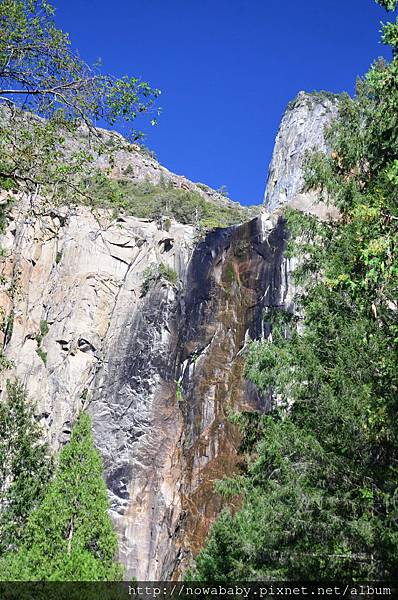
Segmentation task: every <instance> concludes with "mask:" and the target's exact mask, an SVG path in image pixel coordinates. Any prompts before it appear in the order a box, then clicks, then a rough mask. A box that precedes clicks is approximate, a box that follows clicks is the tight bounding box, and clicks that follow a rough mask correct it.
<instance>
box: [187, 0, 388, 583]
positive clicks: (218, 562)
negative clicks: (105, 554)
mask: <svg viewBox="0 0 398 600" xmlns="http://www.w3.org/2000/svg"><path fill="white" fill-rule="evenodd" d="M380 3H381V4H383V5H384V6H386V7H387V8H390V9H391V8H395V7H396V5H397V2H396V1H394V2H393V1H390V0H386V1H384V0H383V1H382V2H380ZM383 40H384V41H385V42H386V43H389V44H391V46H392V50H393V59H392V61H391V62H390V63H386V62H384V61H378V62H376V63H375V64H374V65H373V67H372V68H371V70H370V71H369V72H368V73H367V75H366V76H365V77H364V78H363V79H362V80H360V81H359V82H358V86H357V94H356V97H355V98H354V99H351V98H350V97H348V96H345V97H343V98H341V100H340V103H339V106H340V108H339V119H338V120H336V121H335V122H334V123H333V124H332V126H331V128H330V129H329V131H328V133H327V141H328V143H329V145H330V147H331V150H332V152H331V154H330V155H329V156H327V155H324V154H322V153H316V154H314V155H312V156H311V157H310V158H309V160H308V164H307V171H306V185H307V187H308V188H310V189H316V190H320V193H321V195H324V199H325V200H327V198H330V199H331V200H332V201H333V203H334V204H335V205H336V206H337V207H338V209H339V211H340V218H339V220H338V221H336V222H320V221H319V220H317V219H316V218H314V217H309V216H305V215H303V214H300V213H297V212H294V211H287V214H286V216H287V219H288V225H289V228H290V231H291V239H290V253H291V254H293V255H295V256H297V257H298V258H299V261H300V267H299V268H298V269H297V270H296V273H295V277H296V278H297V280H298V282H299V283H300V284H301V290H302V292H300V295H299V296H298V298H297V302H298V304H299V306H300V309H301V310H300V314H301V316H300V318H301V319H302V322H301V326H300V328H299V329H298V328H297V317H295V316H293V315H288V314H286V313H282V312H281V311H276V313H274V314H271V315H269V316H267V319H268V320H270V321H271V323H272V328H273V330H272V339H270V340H268V341H265V342H258V343H255V344H253V345H252V347H251V351H250V354H249V359H248V362H247V375H248V377H249V378H250V379H251V380H252V381H253V382H254V383H255V384H257V386H258V387H259V388H260V389H261V390H263V391H264V392H265V393H267V394H272V396H273V399H274V401H273V410H272V411H271V413H270V414H269V415H266V416H251V417H249V416H247V415H241V416H240V417H238V418H237V421H238V423H239V424H240V426H241V428H242V432H243V444H244V451H245V456H246V458H247V462H246V468H245V470H244V472H243V473H242V475H241V476H240V477H238V478H237V479H235V480H227V481H224V482H222V483H221V484H219V488H220V490H221V491H222V492H223V493H224V494H225V495H226V496H227V497H228V496H230V495H234V494H240V496H241V498H242V500H243V505H242V509H241V510H239V511H238V512H237V513H236V514H235V515H232V514H230V513H229V512H227V513H225V514H223V516H222V518H220V519H219V520H218V521H217V522H216V523H215V525H214V527H213V529H212V531H211V534H210V537H209V540H208V542H207V544H206V545H205V548H204V549H203V550H202V551H201V552H200V554H199V556H198V559H197V562H196V567H197V570H196V574H195V576H196V577H197V578H198V579H208V580H209V579H213V578H217V579H224V580H229V581H230V580H232V579H238V580H244V579H265V578H274V579H278V578H279V579H281V580H283V579H297V580H300V579H301V580H305V579H307V580H308V579H315V580H320V579H323V580H345V581H358V580H361V579H363V580H380V579H381V580H383V579H384V580H388V579H391V578H393V577H396V575H397V556H398V508H397V474H398V417H397V415H398V305H397V297H398V255H397V242H398V238H397V223H398V22H397V23H390V24H387V25H386V26H385V27H384V33H383Z"/></svg>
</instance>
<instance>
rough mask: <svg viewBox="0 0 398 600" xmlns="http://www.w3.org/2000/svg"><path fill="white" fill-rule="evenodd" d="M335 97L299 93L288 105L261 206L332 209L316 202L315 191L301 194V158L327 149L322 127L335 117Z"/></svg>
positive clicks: (323, 213) (324, 212) (327, 211)
mask: <svg viewBox="0 0 398 600" xmlns="http://www.w3.org/2000/svg"><path fill="white" fill-rule="evenodd" d="M337 111H338V104H337V98H335V99H334V98H333V95H332V94H324V93H322V92H320V93H319V94H308V93H306V92H300V93H299V94H298V95H297V97H296V99H295V100H293V101H292V102H291V103H290V105H289V106H288V108H287V110H286V112H285V114H284V116H283V119H282V122H281V125H280V127H279V131H278V134H277V136H276V140H275V147H274V152H273V155H272V160H271V164H270V166H269V171H268V180H267V186H266V190H265V197H264V207H265V209H266V210H267V211H269V212H273V211H275V210H276V209H278V208H280V207H282V206H284V205H285V204H289V206H292V207H293V208H298V209H299V210H304V211H309V212H313V213H315V214H318V216H321V217H326V216H328V214H330V215H331V216H334V215H335V211H334V210H333V209H332V208H330V207H326V206H325V205H324V204H321V203H318V202H316V193H314V192H305V193H303V191H302V188H303V183H304V179H303V159H304V157H305V153H306V151H311V150H313V149H318V150H322V151H326V150H327V146H326V143H325V137H324V130H325V127H327V126H328V125H329V124H330V122H331V121H332V119H334V118H335V117H336V116H337Z"/></svg>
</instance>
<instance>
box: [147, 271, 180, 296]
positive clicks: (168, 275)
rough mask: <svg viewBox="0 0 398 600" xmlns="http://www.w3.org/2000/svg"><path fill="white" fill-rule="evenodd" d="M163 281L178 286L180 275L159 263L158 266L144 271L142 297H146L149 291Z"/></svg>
mask: <svg viewBox="0 0 398 600" xmlns="http://www.w3.org/2000/svg"><path fill="white" fill-rule="evenodd" d="M161 279H165V280H166V281H168V282H169V283H171V284H172V285H176V284H177V281H178V275H177V273H176V271H174V269H172V268H171V267H169V266H168V265H165V264H164V263H159V264H158V265H155V264H154V265H151V266H149V267H147V268H146V269H145V271H144V278H143V281H142V286H141V296H145V295H146V294H147V293H148V292H149V290H150V289H151V288H152V287H153V286H154V285H155V284H156V283H157V282H158V281H160V280H161Z"/></svg>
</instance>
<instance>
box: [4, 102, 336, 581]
mask: <svg viewBox="0 0 398 600" xmlns="http://www.w3.org/2000/svg"><path fill="white" fill-rule="evenodd" d="M333 114H335V104H334V103H333V102H331V101H329V100H327V99H326V100H325V99H322V100H319V99H317V100H316V101H315V100H314V98H312V97H311V96H307V95H304V94H300V95H299V96H298V99H297V100H296V102H295V103H294V105H293V107H292V108H290V109H289V110H288V111H287V113H286V114H285V117H284V119H283V122H282V125H281V128H280V131H279V133H278V137H277V142H276V147H275V152H274V156H273V161H272V164H271V167H270V175H269V182H268V187H267V199H266V202H267V206H268V207H269V208H271V209H277V208H279V207H280V206H281V205H283V204H284V203H286V202H290V203H293V204H294V203H295V202H296V203H297V202H298V203H299V204H300V203H301V204H303V203H304V204H305V202H307V201H311V199H310V200H308V197H307V199H305V198H304V196H303V195H302V194H300V185H301V183H302V157H303V152H304V150H305V149H306V148H309V147H311V146H312V145H318V146H319V147H324V145H323V144H324V142H323V137H322V127H323V125H324V124H325V122H328V120H329V119H330V118H331V117H332V116H333ZM141 153H142V150H140V149H137V148H135V149H133V151H132V152H131V153H121V154H120V155H118V158H117V161H116V164H115V167H114V171H113V176H115V177H119V176H121V175H122V176H123V177H124V176H126V175H128V176H129V177H131V178H133V179H134V178H137V179H140V180H145V179H146V180H149V181H151V182H152V183H158V182H159V181H161V178H162V177H163V178H164V177H165V178H166V179H167V180H168V181H169V183H170V184H171V185H175V186H177V187H187V189H192V190H197V189H200V190H201V193H202V194H204V196H205V197H206V198H208V199H209V201H213V202H215V203H219V202H228V201H227V200H225V199H220V198H218V196H217V194H216V192H214V194H215V195H214V196H212V194H213V192H212V191H211V190H210V191H209V189H205V186H202V187H199V188H198V186H197V184H193V183H191V182H188V180H185V178H181V177H179V176H176V175H174V174H171V173H170V172H168V171H167V170H166V169H164V167H161V166H160V165H159V163H157V161H155V160H154V159H153V158H151V157H143V156H142V154H141ZM279 212H280V211H276V212H274V214H273V215H270V214H269V213H267V212H263V213H262V214H261V215H260V216H259V217H256V218H254V219H251V220H249V219H248V220H247V222H246V223H242V224H241V225H238V226H233V227H229V228H226V229H215V230H213V231H210V232H208V233H207V234H206V235H205V236H203V235H202V236H200V237H199V234H198V232H197V231H196V230H195V228H194V227H191V226H189V225H181V224H179V223H177V222H176V221H173V220H170V222H169V223H168V225H167V231H165V230H164V229H163V226H162V223H161V220H159V222H154V221H145V220H143V219H138V218H135V217H132V216H120V217H119V218H117V219H115V218H114V217H112V215H111V214H110V211H106V210H99V211H97V212H96V213H93V212H91V211H90V210H89V209H87V208H84V207H78V208H57V209H54V208H52V209H49V208H48V207H46V205H45V203H39V204H37V202H35V203H32V202H31V199H25V201H22V200H19V201H18V202H17V203H16V204H15V208H14V209H13V211H12V213H11V215H10V219H9V223H8V226H7V230H6V233H5V235H4V236H3V238H2V240H1V244H2V248H3V249H4V252H5V256H4V258H3V265H2V275H3V288H2V291H1V292H0V294H1V295H0V302H1V306H2V309H3V315H2V316H3V327H2V333H1V335H2V340H1V341H2V344H3V347H4V354H5V356H6V357H7V359H8V360H10V361H11V362H12V367H11V368H10V369H9V370H8V371H6V372H5V373H4V374H3V378H2V386H3V387H4V382H5V380H6V379H7V378H9V377H18V378H19V379H20V380H21V381H22V382H23V383H24V384H25V385H26V388H27V392H28V395H29V397H30V398H32V399H33V400H35V401H36V402H37V406H38V418H40V419H41V421H42V423H43V425H44V426H45V430H46V431H47V435H48V437H49V440H50V441H51V444H52V446H53V448H54V449H57V448H59V446H60V445H61V444H63V443H65V442H66V441H67V440H68V439H69V435H70V432H71V427H72V425H73V422H74V420H75V417H76V414H77V413H78V411H79V410H81V408H82V407H84V408H86V409H88V410H89V411H90V413H91V414H92V417H93V424H94V432H95V439H96V443H97V445H98V448H99V449H100V451H101V453H102V456H103V459H104V466H105V477H106V482H107V486H108V489H109V495H110V500H111V514H112V518H113V520H114V523H115V526H116V528H117V531H118V536H119V550H120V558H121V560H122V561H123V563H124V564H125V565H126V574H127V577H129V578H130V577H133V576H134V577H137V578H138V579H141V580H156V579H166V578H178V577H180V576H181V574H182V572H183V571H184V569H185V568H186V566H187V565H188V564H189V562H190V559H191V557H192V556H193V555H194V554H195V553H196V552H197V551H198V550H199V548H200V547H201V545H202V544H203V541H204V539H205V536H206V534H207V531H208V528H209V526H210V524H211V523H212V521H213V520H214V518H215V517H216V516H217V514H218V513H219V511H220V508H221V507H222V499H221V498H220V497H219V496H218V495H217V494H216V493H215V491H214V481H215V480H217V479H220V478H221V477H223V476H224V475H228V474H232V473H233V472H234V471H235V470H236V469H237V467H238V454H237V449H238V446H239V443H240V439H239V433H238V431H237V429H236V428H235V427H234V426H233V425H232V423H231V422H230V420H229V419H228V414H229V412H230V411H231V410H236V409H240V410H242V409H244V410H257V411H265V410H267V408H268V399H267V397H263V396H262V395H261V394H260V393H259V392H258V390H257V389H256V388H255V386H254V385H253V384H251V383H250V382H248V381H247V380H246V378H245V373H244V361H245V353H246V349H247V346H248V343H249V341H250V340H251V339H256V338H260V337H262V336H267V335H268V333H269V330H268V325H267V323H266V322H265V321H264V317H263V313H264V308H265V307H267V306H284V307H285V308H287V309H290V308H291V307H292V302H293V291H294V290H293V289H292V286H291V285H290V284H289V273H290V270H291V269H290V264H289V261H288V260H287V259H286V258H284V254H283V253H284V247H285V241H286V232H285V227H284V222H283V219H282V217H280V216H278V215H279ZM159 265H162V269H160V270H158V271H156V269H157V267H158V266H159ZM154 273H155V276H154Z"/></svg>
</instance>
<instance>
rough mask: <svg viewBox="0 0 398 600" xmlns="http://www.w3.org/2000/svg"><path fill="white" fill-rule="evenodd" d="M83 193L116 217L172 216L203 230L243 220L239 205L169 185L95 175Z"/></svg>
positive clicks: (146, 217) (151, 217)
mask: <svg viewBox="0 0 398 600" xmlns="http://www.w3.org/2000/svg"><path fill="white" fill-rule="evenodd" d="M86 193H87V195H89V196H90V197H91V198H93V205H94V206H96V207H106V208H113V209H114V212H115V215H117V214H119V213H124V214H131V215H134V216H136V217H139V218H142V219H151V220H152V219H160V218H162V217H173V218H174V219H176V221H179V222H180V223H184V224H190V225H196V226H198V227H200V228H202V229H212V228H215V227H228V226H229V225H233V224H236V223H239V222H242V221H243V220H244V219H245V213H244V211H243V209H242V208H241V207H239V206H237V207H235V206H232V205H231V206H229V205H227V206H218V205H216V204H214V203H212V202H209V201H208V200H206V199H205V198H203V197H202V196H201V195H200V194H199V193H197V192H193V191H188V190H183V189H180V188H175V187H173V186H171V185H168V184H164V185H160V184H159V185H153V184H151V183H149V182H133V181H131V180H129V179H126V178H123V179H109V177H107V176H106V175H104V174H98V175H97V176H96V177H93V178H90V180H87V181H86Z"/></svg>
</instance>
